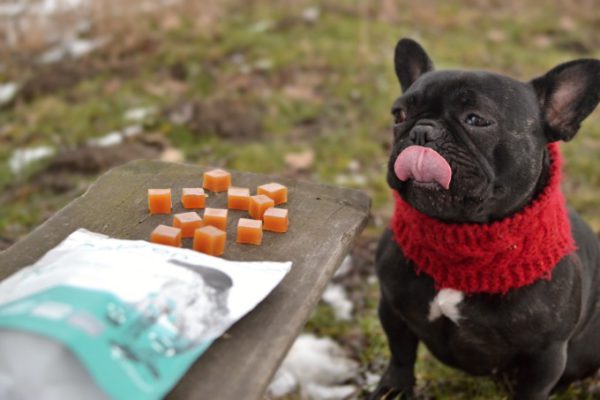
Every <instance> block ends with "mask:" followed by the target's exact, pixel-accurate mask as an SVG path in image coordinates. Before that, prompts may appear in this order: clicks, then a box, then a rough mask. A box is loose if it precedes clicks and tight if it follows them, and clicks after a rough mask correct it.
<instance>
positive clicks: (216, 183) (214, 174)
mask: <svg viewBox="0 0 600 400" xmlns="http://www.w3.org/2000/svg"><path fill="white" fill-rule="evenodd" d="M229 186H231V174H230V173H229V172H227V171H225V170H222V169H213V170H211V171H207V172H205V173H204V178H203V182H202V187H203V188H204V189H206V190H210V191H211V192H224V191H226V190H227V189H229Z"/></svg>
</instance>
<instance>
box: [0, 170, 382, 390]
mask: <svg viewBox="0 0 600 400" xmlns="http://www.w3.org/2000/svg"><path fill="white" fill-rule="evenodd" d="M202 172H203V169H202V168H200V167H198V166H193V165H181V164H167V163H161V162H156V161H135V162H132V163H129V164H127V165H125V166H121V167H118V168H116V169H113V170H111V171H109V172H108V173H106V174H105V175H103V176H102V177H100V178H99V180H98V181H97V182H96V183H95V184H94V185H93V186H92V187H91V188H90V189H89V190H88V191H87V192H86V193H85V194H84V195H83V196H81V197H80V198H78V199H77V200H75V201H74V202H72V203H71V204H70V205H68V206H67V207H65V208H64V209H63V210H61V211H60V212H58V213H57V214H56V215H55V216H53V217H52V218H51V219H50V220H48V221H47V222H45V223H44V224H43V225H41V226H40V227H39V228H38V229H36V230H35V231H34V232H32V233H31V234H30V235H29V236H27V237H26V238H24V239H23V240H22V241H20V242H18V243H16V244H15V245H13V246H12V247H11V248H9V249H7V250H6V251H4V252H2V253H0V279H3V278H5V277H6V276H8V275H10V274H12V273H13V272H15V271H17V270H18V269H20V268H22V267H24V266H26V265H29V264H31V263H33V262H35V261H36V260H37V259H38V258H39V257H40V256H41V255H42V254H44V253H45V252H46V251H47V250H49V249H50V248H52V247H53V246H55V245H56V244H58V243H59V242H60V241H61V240H63V239H64V238H65V237H66V236H68V234H69V233H71V232H72V231H74V230H76V229H77V228H81V227H83V228H86V229H89V230H91V231H94V232H100V233H104V234H108V235H110V236H112V237H117V238H122V239H146V238H148V237H149V234H150V232H151V231H152V229H153V228H154V227H155V226H156V225H157V224H159V223H166V224H170V223H171V219H172V216H167V215H155V216H149V215H148V213H147V210H146V201H147V199H146V189H147V188H151V187H156V188H159V187H170V188H172V189H173V201H174V212H179V211H182V210H183V209H182V207H181V205H180V195H181V188H183V187H194V186H199V185H200V183H201V176H202ZM273 180H276V181H278V182H281V183H283V184H285V185H287V186H288V187H289V202H288V204H287V205H286V206H287V208H288V209H289V215H290V221H291V224H290V229H289V231H288V232H287V233H286V234H276V233H270V232H265V234H264V238H263V245H262V246H260V247H256V246H249V245H240V244H237V243H235V227H236V225H237V219H238V218H239V217H241V216H246V215H247V214H246V213H245V212H242V211H232V210H230V217H229V224H228V227H227V234H228V242H227V248H226V252H225V255H224V258H226V259H231V260H246V261H251V260H273V261H288V260H291V261H293V263H294V265H293V268H292V271H291V272H290V273H289V274H288V276H287V277H286V278H285V279H284V280H283V282H282V283H281V284H280V285H279V286H278V287H277V288H276V289H275V290H274V291H273V292H272V293H271V294H270V295H269V296H268V297H267V299H265V301H263V302H262V303H261V304H259V306H258V307H257V308H256V309H255V310H254V311H252V312H251V313H250V314H249V315H248V316H246V317H245V318H243V319H242V320H241V321H239V322H238V323H237V324H236V325H234V326H233V327H232V328H231V330H230V332H229V334H228V335H226V336H225V337H224V338H222V339H219V340H217V341H216V342H215V343H214V344H213V346H211V347H210V348H209V350H208V351H207V352H206V353H205V354H204V355H203V356H202V357H201V358H200V360H199V361H198V362H196V363H195V364H194V366H193V367H192V368H191V370H190V371H189V372H188V373H187V374H186V375H185V377H184V378H183V379H182V381H181V382H179V384H178V385H177V386H176V387H175V388H174V390H173V391H172V393H171V394H170V395H169V396H168V398H170V399H219V400H221V399H223V400H226V399H258V398H260V397H261V395H262V394H263V392H264V390H265V387H266V385H267V384H268V382H269V380H270V379H271V377H272V375H273V373H274V372H275V370H276V368H277V366H278V365H279V363H280V362H281V360H282V358H283V357H284V355H285V353H286V351H287V349H288V348H289V346H290V345H291V344H292V342H293V340H294V338H295V337H296V336H297V334H298V332H299V331H300V329H301V328H302V326H303V325H304V323H305V321H306V319H307V318H308V316H309V314H310V311H311V310H312V308H313V307H314V305H315V304H316V302H317V301H318V299H319V297H320V295H321V293H322V291H323V290H324V288H325V286H326V284H327V282H328V281H329V279H330V277H331V275H332V274H333V272H334V271H335V269H336V268H337V267H338V266H339V264H340V262H341V260H342V258H343V257H344V255H345V254H346V253H347V252H348V250H349V247H350V245H351V244H352V242H353V240H354V238H355V237H356V236H357V235H358V233H359V232H360V231H361V230H362V228H363V227H364V225H365V223H366V220H367V216H368V212H369V207H370V200H369V198H368V197H367V196H366V195H365V194H364V193H362V192H360V191H357V190H351V189H343V188H338V187H332V186H325V185H319V184H315V183H310V182H296V181H293V180H288V179H281V178H275V177H269V176H265V175H259V174H252V173H242V172H233V183H234V185H235V186H243V187H250V188H251V189H252V191H253V192H254V190H255V188H256V187H257V186H258V185H260V184H263V183H267V182H270V181H273ZM226 201H227V200H226V194H225V193H221V194H211V195H210V197H209V199H208V200H207V204H208V205H209V206H211V207H223V208H225V207H226ZM190 245H191V243H190V239H185V240H184V246H185V247H190Z"/></svg>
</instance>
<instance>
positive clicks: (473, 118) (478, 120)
mask: <svg viewBox="0 0 600 400" xmlns="http://www.w3.org/2000/svg"><path fill="white" fill-rule="evenodd" d="M465 123H466V124H467V125H471V126H490V125H491V124H492V123H491V122H490V121H488V120H487V119H485V118H483V117H480V116H479V115H477V114H469V115H467V118H466V119H465Z"/></svg>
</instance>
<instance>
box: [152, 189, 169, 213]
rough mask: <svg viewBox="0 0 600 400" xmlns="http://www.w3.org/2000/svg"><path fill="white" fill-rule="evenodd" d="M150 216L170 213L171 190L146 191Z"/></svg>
mask: <svg viewBox="0 0 600 400" xmlns="http://www.w3.org/2000/svg"><path fill="white" fill-rule="evenodd" d="M148 210H149V211H150V214H170V213H171V189H148Z"/></svg>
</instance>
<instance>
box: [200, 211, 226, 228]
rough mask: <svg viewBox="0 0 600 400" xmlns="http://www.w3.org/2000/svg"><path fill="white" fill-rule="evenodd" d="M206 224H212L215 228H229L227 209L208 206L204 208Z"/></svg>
mask: <svg viewBox="0 0 600 400" xmlns="http://www.w3.org/2000/svg"><path fill="white" fill-rule="evenodd" d="M204 225H212V226H214V227H215V228H219V229H221V230H227V210H226V209H224V208H209V207H206V209H205V210H204Z"/></svg>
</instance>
